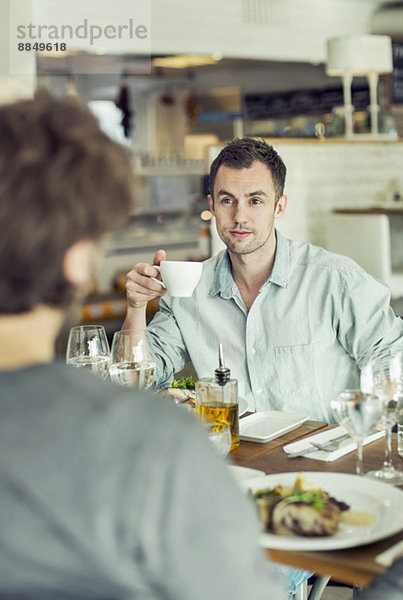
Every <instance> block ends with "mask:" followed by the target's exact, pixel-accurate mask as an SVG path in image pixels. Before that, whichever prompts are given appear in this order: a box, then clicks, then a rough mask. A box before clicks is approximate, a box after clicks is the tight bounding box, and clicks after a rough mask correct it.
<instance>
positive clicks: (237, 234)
mask: <svg viewBox="0 0 403 600" xmlns="http://www.w3.org/2000/svg"><path fill="white" fill-rule="evenodd" d="M230 233H231V235H232V236H233V237H236V238H241V239H242V238H246V237H248V236H249V235H251V234H252V232H251V231H243V230H239V229H234V230H232V231H231V232H230Z"/></svg>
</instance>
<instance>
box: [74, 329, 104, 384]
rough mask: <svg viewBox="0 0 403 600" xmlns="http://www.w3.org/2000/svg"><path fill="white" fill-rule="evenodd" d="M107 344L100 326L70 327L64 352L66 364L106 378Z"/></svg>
mask: <svg viewBox="0 0 403 600" xmlns="http://www.w3.org/2000/svg"><path fill="white" fill-rule="evenodd" d="M109 355H110V351H109V343H108V338H107V337H106V332H105V329H104V327H103V326H102V325H79V326H77V327H72V328H71V329H70V333H69V339H68V342H67V350H66V363H67V364H68V365H72V366H73V367H79V368H82V369H86V370H87V371H91V372H92V373H95V374H96V375H99V376H100V377H102V379H107V378H108V365H109Z"/></svg>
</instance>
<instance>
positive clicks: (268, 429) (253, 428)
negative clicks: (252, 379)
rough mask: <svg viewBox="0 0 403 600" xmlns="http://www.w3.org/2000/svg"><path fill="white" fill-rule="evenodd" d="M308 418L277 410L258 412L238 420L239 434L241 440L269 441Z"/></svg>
mask: <svg viewBox="0 0 403 600" xmlns="http://www.w3.org/2000/svg"><path fill="white" fill-rule="evenodd" d="M308 418H309V417H304V416H303V415H297V414H296V413H288V412H281V411H278V410H266V411H263V412H258V413H255V414H253V415H249V416H248V417H244V418H243V419H241V420H240V421H239V436H240V439H241V440H245V441H248V442H260V443H264V442H269V441H270V440H274V439H275V438H277V437H279V436H280V435H283V434H284V433H287V431H292V429H296V428H297V427H299V426H300V425H302V423H305V421H307V420H308Z"/></svg>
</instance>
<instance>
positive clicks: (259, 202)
mask: <svg viewBox="0 0 403 600" xmlns="http://www.w3.org/2000/svg"><path fill="white" fill-rule="evenodd" d="M250 203H251V204H262V201H261V200H260V198H251V199H250Z"/></svg>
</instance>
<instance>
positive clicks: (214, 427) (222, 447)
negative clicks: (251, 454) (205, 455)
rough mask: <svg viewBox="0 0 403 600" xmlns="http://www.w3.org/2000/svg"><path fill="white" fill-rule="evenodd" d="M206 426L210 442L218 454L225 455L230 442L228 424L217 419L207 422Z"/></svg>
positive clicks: (228, 449)
mask: <svg viewBox="0 0 403 600" xmlns="http://www.w3.org/2000/svg"><path fill="white" fill-rule="evenodd" d="M206 426H207V429H208V437H209V440H210V443H211V444H212V445H213V446H214V448H215V449H216V451H217V452H218V454H220V455H221V456H227V454H228V452H229V451H230V449H231V444H232V438H231V428H230V426H229V425H227V423H222V422H218V421H213V422H209V423H207V424H206Z"/></svg>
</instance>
